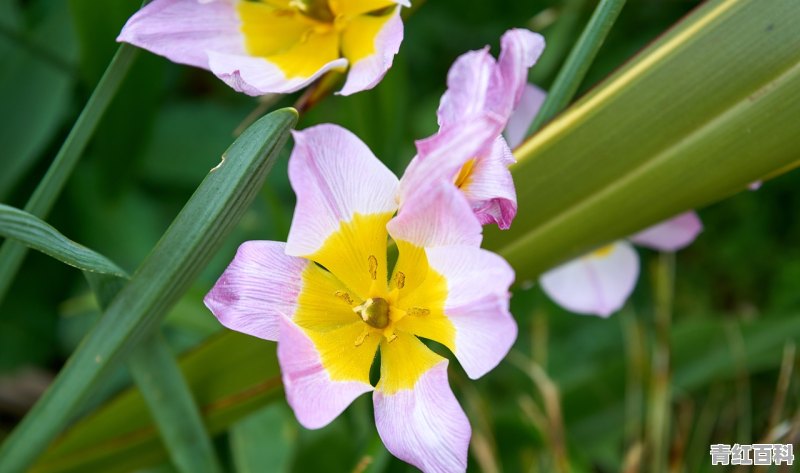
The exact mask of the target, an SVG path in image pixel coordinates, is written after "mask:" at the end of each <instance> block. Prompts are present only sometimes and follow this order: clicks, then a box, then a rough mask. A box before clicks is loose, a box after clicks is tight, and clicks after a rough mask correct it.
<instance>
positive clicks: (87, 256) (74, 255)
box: [0, 204, 127, 277]
mask: <svg viewBox="0 0 800 473" xmlns="http://www.w3.org/2000/svg"><path fill="white" fill-rule="evenodd" d="M0 236H2V237H5V238H9V239H12V240H16V241H18V242H19V243H21V244H22V245H25V246H27V247H29V248H33V249H34V250H37V251H41V252H42V253H44V254H46V255H48V256H51V257H53V258H55V259H57V260H59V261H61V262H62V263H65V264H68V265H70V266H74V267H76V268H78V269H80V270H82V271H86V272H89V273H100V274H107V275H111V276H117V277H127V273H125V271H124V270H122V269H121V268H120V267H119V266H117V265H116V264H114V263H113V262H112V261H111V260H109V259H108V258H106V257H105V256H103V255H101V254H100V253H97V252H95V251H93V250H90V249H89V248H86V247H85V246H83V245H80V244H78V243H75V242H74V241H72V240H70V239H69V238H67V237H65V236H64V235H62V234H61V233H59V231H58V230H56V229H55V228H53V227H51V226H50V225H48V224H47V223H46V222H43V221H42V220H41V219H39V218H37V217H35V216H33V215H31V214H29V213H28V212H25V211H22V210H19V209H16V208H14V207H11V206H8V205H5V204H0Z"/></svg>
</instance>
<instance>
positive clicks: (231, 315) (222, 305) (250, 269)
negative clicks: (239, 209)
mask: <svg viewBox="0 0 800 473" xmlns="http://www.w3.org/2000/svg"><path fill="white" fill-rule="evenodd" d="M283 250H284V244H283V243H278V242H275V241H247V242H245V243H242V245H241V246H239V249H238V251H237V252H236V256H235V257H234V258H233V261H232V262H231V264H230V265H229V266H228V267H227V269H225V272H223V273H222V276H220V278H219V280H217V282H216V284H214V287H213V288H211V291H209V292H208V294H207V295H206V297H205V298H204V299H203V302H205V304H206V307H208V308H209V310H211V312H212V313H213V314H214V315H215V316H216V317H217V318H218V319H219V321H220V323H221V324H222V325H224V326H226V327H228V328H229V329H231V330H236V331H237V332H242V333H246V334H248V335H252V336H254V337H259V338H263V339H265V340H272V341H277V340H278V331H279V330H278V329H279V326H280V324H279V321H280V319H281V317H291V316H293V314H294V312H295V308H296V307H297V297H298V295H299V294H300V291H301V288H302V278H301V275H302V274H303V272H304V271H305V270H306V268H307V267H308V265H309V262H308V261H307V260H304V259H302V258H295V257H293V256H287V255H286V254H285V253H284V251H283Z"/></svg>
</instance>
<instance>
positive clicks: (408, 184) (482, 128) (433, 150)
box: [399, 115, 502, 207]
mask: <svg viewBox="0 0 800 473" xmlns="http://www.w3.org/2000/svg"><path fill="white" fill-rule="evenodd" d="M501 130H502V123H500V122H499V121H498V120H497V117H494V116H492V115H481V116H480V117H477V118H475V119H474V120H467V121H465V122H462V123H459V124H458V125H455V126H451V127H448V128H442V129H441V130H440V131H439V133H437V134H436V135H434V136H432V137H430V138H426V139H424V140H419V141H417V143H416V145H417V152H418V155H417V156H415V157H414V159H412V160H411V162H410V163H409V165H408V167H407V168H406V171H405V173H404V174H403V177H402V178H401V179H400V191H399V201H400V205H401V207H402V206H403V205H404V203H405V202H406V201H408V200H410V197H411V195H412V194H413V193H415V192H424V191H425V190H426V189H428V186H430V185H432V183H440V182H443V181H447V182H455V179H456V176H457V174H458V172H459V170H460V169H461V168H462V167H463V166H464V165H465V164H466V163H467V162H468V161H469V160H470V159H473V158H475V157H476V156H478V155H480V154H483V153H484V152H485V151H487V150H488V149H490V146H491V144H492V142H493V140H494V139H495V138H496V137H497V136H498V135H499V134H500V131H501Z"/></svg>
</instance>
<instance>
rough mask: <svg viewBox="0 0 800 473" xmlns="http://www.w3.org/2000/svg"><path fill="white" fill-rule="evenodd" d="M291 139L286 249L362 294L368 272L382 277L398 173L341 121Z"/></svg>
mask: <svg viewBox="0 0 800 473" xmlns="http://www.w3.org/2000/svg"><path fill="white" fill-rule="evenodd" d="M294 138H295V147H294V150H293V151H292V155H291V157H290V158H289V180H290V181H291V183H292V188H293V189H294V191H295V193H296V194H297V207H296V208H295V213H294V218H293V220H292V226H291V229H290V230H289V238H288V242H287V244H286V253H287V254H289V255H292V256H302V257H306V258H309V259H311V260H313V261H316V262H317V263H319V264H321V265H322V266H324V267H326V268H327V269H328V270H330V271H331V272H332V273H333V274H334V275H335V276H336V277H337V278H339V280H341V281H342V282H343V283H344V284H345V285H346V286H347V287H348V288H350V289H351V290H353V291H355V292H356V294H357V295H359V296H360V297H361V298H362V299H363V298H366V297H367V293H368V292H369V287H370V280H371V278H370V275H372V277H373V278H374V280H386V274H387V271H386V237H387V233H386V223H387V222H388V221H389V219H390V218H391V217H392V215H393V213H394V211H395V210H396V209H397V204H396V202H395V195H396V193H397V184H398V182H397V178H396V177H395V176H394V174H392V172H391V171H389V169H388V168H386V166H384V165H383V163H381V162H380V161H378V159H377V158H376V157H375V156H374V155H373V154H372V152H371V151H370V150H369V148H367V146H366V145H365V144H364V143H363V142H361V140H359V139H358V138H357V137H356V136H355V135H353V134H352V133H350V132H349V131H347V130H345V129H344V128H341V127H339V126H336V125H318V126H315V127H312V128H308V129H306V130H304V131H302V132H294ZM373 263H376V264H377V267H376V268H373V267H372V266H373ZM373 269H375V270H376V272H377V273H376V274H372V273H373Z"/></svg>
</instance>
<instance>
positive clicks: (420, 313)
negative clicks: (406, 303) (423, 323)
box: [406, 307, 431, 317]
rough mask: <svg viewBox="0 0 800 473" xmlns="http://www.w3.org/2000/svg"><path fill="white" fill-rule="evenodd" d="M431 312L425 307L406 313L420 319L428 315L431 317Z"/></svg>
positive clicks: (412, 309)
mask: <svg viewBox="0 0 800 473" xmlns="http://www.w3.org/2000/svg"><path fill="white" fill-rule="evenodd" d="M430 314H431V311H430V310H429V309H426V308H424V307H412V308H410V309H408V310H407V311H406V315H416V316H420V317H424V316H426V315H430Z"/></svg>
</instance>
